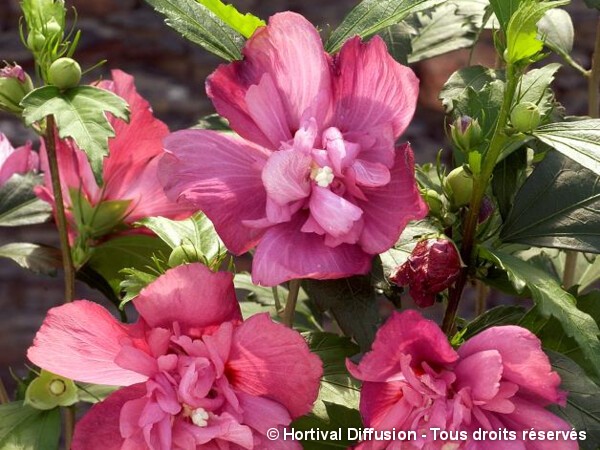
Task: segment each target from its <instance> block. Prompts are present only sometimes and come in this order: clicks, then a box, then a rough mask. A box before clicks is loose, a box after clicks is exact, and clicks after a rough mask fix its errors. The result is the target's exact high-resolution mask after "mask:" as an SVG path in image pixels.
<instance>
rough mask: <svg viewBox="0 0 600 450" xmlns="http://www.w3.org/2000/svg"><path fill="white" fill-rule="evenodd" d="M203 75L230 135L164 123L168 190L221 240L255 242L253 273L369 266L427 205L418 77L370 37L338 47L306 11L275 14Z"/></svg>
mask: <svg viewBox="0 0 600 450" xmlns="http://www.w3.org/2000/svg"><path fill="white" fill-rule="evenodd" d="M243 53H244V60H243V61H238V62H234V63H232V64H228V65H222V66H221V67H219V68H218V69H217V71H216V72H215V73H213V74H212V75H211V76H210V77H209V79H208V81H207V92H208V95H209V96H210V98H211V99H212V101H213V103H214V105H215V107H216V109H217V111H218V112H219V114H221V115H222V116H224V117H226V118H227V119H228V120H229V122H230V125H231V127H232V128H233V130H235V131H236V132H237V133H238V134H239V136H234V135H231V134H224V133H217V132H213V131H204V130H187V131H179V132H176V133H173V134H171V135H170V136H169V137H168V138H167V139H166V141H165V146H166V149H167V151H169V152H170V153H171V154H170V155H169V157H165V158H164V159H163V160H162V161H161V179H162V180H163V183H164V185H165V190H166V192H167V194H168V195H169V197H170V198H173V199H179V200H185V201H190V202H191V203H192V204H195V205H196V206H198V208H200V209H201V210H203V211H204V212H205V213H206V215H207V216H208V217H209V218H210V219H211V220H212V221H213V223H214V224H215V227H216V229H217V231H218V232H219V234H220V235H221V237H222V238H223V241H224V242H225V245H226V246H227V248H228V249H230V250H231V251H232V252H234V253H236V254H242V253H244V252H246V251H248V250H250V249H251V248H253V247H254V246H256V245H258V247H257V249H256V253H255V255H254V263H253V270H252V277H253V280H254V282H256V283H260V284H264V285H275V284H278V283H280V282H282V281H285V280H289V279H293V278H302V277H306V278H318V279H328V278H340V277H344V276H348V275H353V274H358V273H366V272H367V271H368V270H369V268H370V261H371V257H372V256H373V255H374V254H377V253H381V252H383V251H385V250H387V249H388V248H390V247H391V246H392V245H393V244H394V242H395V241H396V239H397V238H398V236H399V235H400V233H401V231H402V230H403V229H404V227H405V226H406V224H407V222H409V221H410V220H413V219H418V218H422V217H423V216H424V215H425V214H426V212H427V210H426V206H425V204H424V203H423V201H422V200H421V197H420V196H419V193H418V190H417V186H416V183H415V178H414V171H413V156H412V151H411V149H410V146H409V145H408V144H403V145H401V146H400V147H398V148H395V141H396V139H397V138H398V137H399V136H400V135H401V134H402V132H403V131H404V130H405V128H406V127H407V125H408V123H409V121H410V120H411V118H412V116H413V113H414V110H415V106H416V100H417V93H418V80H417V78H416V77H415V75H414V74H413V72H412V71H411V70H410V69H409V68H407V67H404V66H402V65H400V64H398V63H397V62H395V61H394V60H393V59H392V57H391V56H390V55H389V54H388V53H387V50H386V47H385V44H384V42H383V41H382V40H381V39H380V38H379V37H375V38H373V39H372V40H371V41H370V42H368V43H363V42H361V40H360V39H359V38H358V37H356V38H354V39H351V40H349V41H348V42H346V44H345V45H344V47H343V48H342V50H341V51H340V53H339V54H338V55H336V56H335V57H333V58H332V57H330V56H329V55H328V54H327V53H325V51H324V50H323V45H322V43H321V40H320V38H319V34H318V33H317V30H316V29H315V28H314V27H313V26H312V25H311V24H310V23H309V22H308V21H306V19H304V18H303V17H302V16H300V15H298V14H294V13H289V12H288V13H281V14H276V15H274V16H273V17H271V19H270V21H269V25H268V26H267V27H264V28H261V29H259V30H258V31H257V32H256V33H255V34H254V35H253V36H252V38H251V39H250V40H248V42H247V43H246V46H245V48H244V52H243Z"/></svg>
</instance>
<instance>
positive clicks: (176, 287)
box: [133, 263, 242, 336]
mask: <svg viewBox="0 0 600 450" xmlns="http://www.w3.org/2000/svg"><path fill="white" fill-rule="evenodd" d="M133 303H134V305H135V308H136V309H137V310H138V311H139V313H140V316H142V318H143V319H144V321H145V322H146V323H147V324H148V325H149V326H150V327H152V328H155V327H165V328H170V327H171V326H172V325H173V323H175V322H177V323H178V324H179V326H180V327H181V331H182V333H184V334H189V335H190V336H196V335H198V333H200V332H201V331H202V330H203V329H204V328H207V327H211V326H218V325H220V324H221V323H222V322H226V321H230V320H233V321H238V320H241V318H242V315H241V313H240V307H239V305H238V302H237V300H236V297H235V291H234V289H233V275H232V274H230V273H228V272H217V273H215V272H211V271H210V269H208V268H207V267H206V266H205V265H203V264H200V263H196V264H188V265H183V266H178V267H175V268H174V269H170V270H168V271H167V272H166V273H165V274H164V275H162V276H161V277H159V278H157V279H156V280H155V281H153V282H152V283H150V284H149V285H148V286H147V287H146V288H144V289H143V290H142V292H140V295H139V296H138V297H137V298H136V299H135V300H134V301H133Z"/></svg>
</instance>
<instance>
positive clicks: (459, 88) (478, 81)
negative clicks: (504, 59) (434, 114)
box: [439, 66, 504, 116]
mask: <svg viewBox="0 0 600 450" xmlns="http://www.w3.org/2000/svg"><path fill="white" fill-rule="evenodd" d="M495 81H504V72H502V71H499V70H493V69H489V68H487V67H484V66H470V67H466V68H464V69H460V70H458V71H456V72H454V73H453V74H452V75H451V76H450V78H448V81H446V84H444V87H443V88H442V90H441V91H440V96H439V98H440V100H441V101H442V104H443V105H444V108H445V109H446V113H450V112H454V115H455V116H457V115H461V114H467V112H468V111H467V109H468V108H467V106H468V99H469V91H473V92H474V93H479V92H481V91H483V90H484V89H486V88H487V86H489V84H490V83H493V82H495Z"/></svg>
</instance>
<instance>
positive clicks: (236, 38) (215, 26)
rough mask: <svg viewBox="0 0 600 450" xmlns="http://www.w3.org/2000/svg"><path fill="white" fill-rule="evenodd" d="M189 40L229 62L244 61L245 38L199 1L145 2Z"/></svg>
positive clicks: (157, 0) (165, 0)
mask: <svg viewBox="0 0 600 450" xmlns="http://www.w3.org/2000/svg"><path fill="white" fill-rule="evenodd" d="M146 3H148V4H150V5H151V6H152V7H153V8H154V9H155V10H156V11H157V12H159V13H161V14H162V15H164V16H165V23H166V24H167V25H168V26H170V27H171V28H173V29H174V30H175V31H177V32H178V33H180V34H181V35H182V36H183V37H184V38H186V39H188V40H189V41H191V42H193V43H195V44H198V45H200V46H202V47H204V48H205V49H206V50H208V51H209V52H211V53H214V54H215V55H217V56H220V57H221V58H224V59H226V60H228V61H233V60H236V59H241V58H242V53H241V49H242V47H243V45H244V37H243V36H242V35H241V34H240V33H238V32H237V31H235V30H234V29H232V28H231V27H230V26H229V25H228V24H227V23H225V22H224V21H223V20H222V19H220V18H219V17H218V16H217V15H216V14H215V13H214V12H213V11H211V10H210V9H209V8H207V7H206V6H204V5H203V4H201V3H198V2H197V1H196V0H146Z"/></svg>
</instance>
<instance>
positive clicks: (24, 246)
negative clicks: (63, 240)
mask: <svg viewBox="0 0 600 450" xmlns="http://www.w3.org/2000/svg"><path fill="white" fill-rule="evenodd" d="M0 258H9V259H12V260H13V261H14V262H16V263H17V264H18V265H20V266H21V267H23V268H24V269H28V270H31V271H32V272H34V273H40V274H44V275H56V271H57V270H58V269H60V268H61V267H62V258H61V253H60V250H59V249H57V248H54V247H49V246H46V245H38V244H29V243H25V242H13V243H10V244H6V245H3V246H2V247H0Z"/></svg>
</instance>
